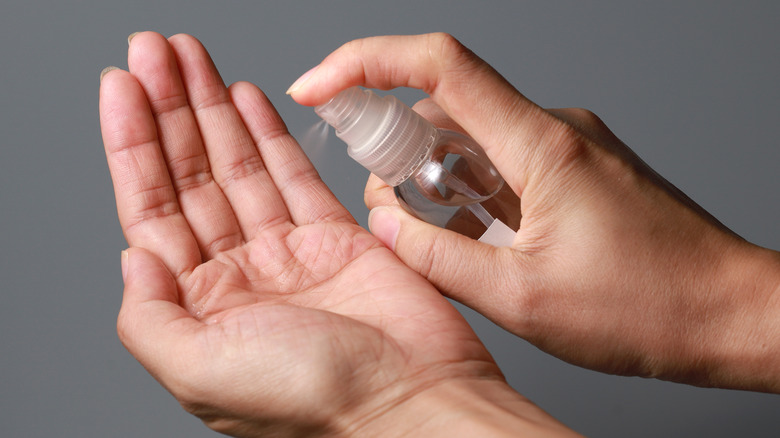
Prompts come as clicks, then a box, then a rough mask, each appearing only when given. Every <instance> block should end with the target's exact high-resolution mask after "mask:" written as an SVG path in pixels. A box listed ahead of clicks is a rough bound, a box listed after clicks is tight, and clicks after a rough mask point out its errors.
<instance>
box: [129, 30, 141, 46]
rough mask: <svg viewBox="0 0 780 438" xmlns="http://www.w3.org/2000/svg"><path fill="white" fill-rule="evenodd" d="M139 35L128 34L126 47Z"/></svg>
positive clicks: (136, 33)
mask: <svg viewBox="0 0 780 438" xmlns="http://www.w3.org/2000/svg"><path fill="white" fill-rule="evenodd" d="M139 33H141V32H133V33H131V34H130V35H129V36H128V37H127V45H128V46H129V45H130V41H131V40H132V39H133V38H135V36H136V35H138V34H139Z"/></svg>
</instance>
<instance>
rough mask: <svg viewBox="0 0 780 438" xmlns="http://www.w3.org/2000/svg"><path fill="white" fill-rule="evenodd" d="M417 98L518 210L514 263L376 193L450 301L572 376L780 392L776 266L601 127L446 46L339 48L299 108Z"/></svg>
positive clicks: (300, 88)
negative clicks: (465, 138) (352, 95)
mask: <svg viewBox="0 0 780 438" xmlns="http://www.w3.org/2000/svg"><path fill="white" fill-rule="evenodd" d="M355 85H364V86H367V87H371V88H380V89H389V88H393V87H400V86H407V87H414V88H419V89H421V90H423V91H425V92H427V93H428V94H429V95H430V96H431V101H426V102H425V103H423V104H422V105H418V106H417V107H416V109H418V110H419V111H420V112H421V113H422V114H423V115H424V116H425V117H427V118H429V119H431V120H432V121H434V122H436V123H437V124H440V125H441V124H444V125H448V126H450V127H454V128H457V129H462V130H463V131H465V132H466V133H467V134H468V135H470V136H471V137H473V138H474V139H475V140H476V141H477V142H478V143H479V144H480V145H481V146H482V147H483V148H484V149H485V151H486V153H487V155H488V156H489V157H490V159H491V160H492V161H493V163H494V164H495V166H496V168H497V169H498V170H499V172H500V173H501V175H502V176H503V177H504V179H505V180H506V181H507V183H508V184H509V185H510V186H511V187H512V188H513V189H514V191H515V193H517V194H518V195H519V196H520V198H521V200H522V222H521V224H520V229H519V231H518V232H517V234H516V236H515V238H514V242H513V245H512V247H511V248H497V247H493V246H489V245H484V244H481V243H479V242H477V241H475V240H473V239H469V238H467V237H464V236H462V235H459V234H457V233H454V232H450V231H448V230H443V229H441V228H439V227H435V226H432V225H429V224H426V223H424V222H422V221H420V220H417V219H415V218H413V217H412V216H410V215H408V214H406V213H405V212H404V211H403V210H401V209H400V208H398V206H397V202H396V201H395V199H394V198H395V197H394V196H391V194H390V191H389V190H390V189H389V187H387V186H386V185H384V184H382V183H380V182H378V181H377V180H376V179H372V180H371V181H370V182H369V186H368V187H367V191H366V201H367V204H368V205H369V207H371V208H372V212H371V215H370V220H369V223H370V227H371V230H372V232H373V233H374V235H375V236H377V237H378V238H379V239H380V240H382V241H383V242H384V243H385V244H386V245H387V246H388V247H390V248H392V249H393V250H394V251H395V253H396V254H397V255H398V256H399V257H400V258H401V259H402V260H403V261H404V262H405V263H406V264H407V265H409V266H410V267H412V268H413V269H415V270H416V271H418V272H419V273H421V274H423V275H424V276H425V277H426V278H428V279H429V280H430V281H431V282H433V283H434V284H435V285H436V286H437V287H438V288H439V289H440V290H441V291H442V292H443V293H445V294H446V295H448V296H450V297H452V298H454V299H457V300H459V301H461V302H463V303H465V304H467V305H469V306H470V307H472V308H474V309H476V310H477V311H479V312H481V313H483V314H485V315H486V316H488V317H489V318H491V319H492V320H494V321H495V322H497V323H498V324H500V325H501V326H503V327H505V328H506V329H508V330H510V331H511V332H513V333H516V334H518V335H519V336H522V337H524V338H525V339H527V340H529V341H531V342H532V343H534V344H535V345H537V346H538V347H540V348H542V349H543V350H546V351H548V352H550V353H552V354H555V355H557V356H559V357H561V358H562V359H564V360H567V361H570V362H572V363H575V364H579V365H582V366H586V367H589V368H593V369H596V370H601V371H606V372H611V373H620V374H631V375H641V376H653V377H659V378H662V379H667V380H673V381H678V382H685V383H691V384H696V385H706V386H720V387H732V388H742V389H753V390H762V391H776V392H777V391H780V377H778V374H777V373H776V370H777V369H778V367H780V329H779V328H778V327H780V254H778V253H777V252H775V251H770V250H766V249H763V248H760V247H757V246H755V245H752V244H750V243H748V242H745V241H744V240H743V239H741V238H739V237H738V236H736V235H735V234H733V233H732V232H730V231H729V230H728V229H726V228H725V227H724V226H722V225H721V224H720V223H718V222H717V221H716V220H715V219H714V218H712V217H711V216H710V215H708V214H707V213H706V212H705V211H703V210H702V209H701V208H700V207H698V206H697V205H696V204H695V203H693V202H692V201H691V200H690V199H688V198H687V197H686V196H685V195H684V194H682V193H681V192H680V191H679V190H677V189H676V188H674V187H673V186H672V185H671V184H669V183H668V182H666V181H665V180H663V179H662V178H661V177H660V176H658V175H657V174H656V173H655V172H653V171H652V169H650V168H649V167H647V166H646V165H645V164H644V163H643V162H642V161H641V160H640V159H639V158H638V157H637V156H636V155H635V154H634V153H633V152H632V151H631V150H630V149H629V148H628V147H626V146H625V145H624V144H623V143H622V142H621V141H620V140H619V139H617V138H616V137H615V136H614V135H613V134H612V133H611V132H610V131H609V130H608V129H607V128H606V126H605V125H604V124H603V123H602V122H601V121H600V120H599V119H598V118H597V117H595V116H594V115H593V114H592V113H590V112H588V111H584V110H578V109H560V110H545V109H542V108H540V107H539V106H537V105H535V104H534V103H532V102H530V101H529V100H527V99H526V98H525V97H524V96H522V95H521V94H520V93H519V92H518V91H517V90H515V89H514V87H512V86H511V85H510V84H509V83H508V82H507V81H506V80H505V79H503V78H502V77H501V76H500V75H499V74H498V73H497V72H495V71H494V70H493V69H492V68H491V67H490V66H488V65H487V64H485V63H484V62H483V61H482V60H481V59H479V58H478V57H477V56H476V55H474V54H473V53H472V52H470V51H469V50H467V49H466V48H464V47H463V46H462V45H461V44H460V43H459V42H457V41H456V40H455V39H454V38H452V37H450V36H448V35H443V34H431V35H423V36H409V37H379V38H369V39H364V40H357V41H353V42H351V43H348V44H346V45H345V46H343V47H341V48H340V49H338V50H336V51H335V52H334V53H332V54H331V55H330V56H328V57H327V58H326V59H325V60H324V61H323V62H322V63H321V64H320V65H319V66H317V67H316V68H315V69H312V70H311V71H310V72H308V73H307V74H306V75H304V76H303V77H302V78H301V79H299V80H298V81H296V83H295V84H293V86H292V87H291V89H290V91H289V92H290V94H292V96H293V98H294V99H295V100H296V101H298V102H299V103H302V104H305V105H319V104H322V103H324V102H326V101H327V100H328V99H330V98H331V97H332V96H334V95H335V94H336V93H337V92H339V91H341V90H343V89H346V88H348V87H351V86H355Z"/></svg>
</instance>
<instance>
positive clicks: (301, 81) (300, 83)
mask: <svg viewBox="0 0 780 438" xmlns="http://www.w3.org/2000/svg"><path fill="white" fill-rule="evenodd" d="M317 68H319V65H318V66H316V67H314V68H312V69H311V70H309V71H307V72H306V73H304V74H303V76H301V77H299V78H298V79H297V80H296V81H295V82H293V84H292V85H290V88H288V89H287V94H292V93H295V92H296V91H298V90H299V89H300V88H301V87H302V86H303V84H304V83H306V81H308V80H309V78H311V76H312V75H313V74H314V72H316V71H317Z"/></svg>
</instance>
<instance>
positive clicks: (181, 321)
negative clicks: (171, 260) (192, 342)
mask: <svg viewBox="0 0 780 438" xmlns="http://www.w3.org/2000/svg"><path fill="white" fill-rule="evenodd" d="M122 275H123V277H124V281H125V290H124V296H123V299H122V308H121V310H120V312H119V318H118V320H117V332H118V333H119V338H120V340H121V341H122V343H123V344H124V345H125V347H126V348H127V349H128V351H130V353H132V354H133V356H135V357H136V358H137V359H138V360H139V362H141V364H142V365H143V366H144V367H145V368H146V369H147V370H149V372H150V373H151V374H152V375H154V376H155V377H156V378H157V379H158V380H160V381H161V382H166V384H168V385H169V384H170V382H171V381H172V379H171V377H173V378H174V379H175V376H176V375H177V370H176V369H175V368H176V367H174V366H172V365H173V364H175V363H177V362H178V363H183V362H184V357H183V355H182V354H179V353H178V352H181V351H183V350H185V349H186V348H187V340H188V339H191V338H192V337H193V335H194V334H195V333H196V332H197V331H198V330H199V329H200V328H201V327H202V325H201V323H199V322H198V321H196V320H195V319H194V318H193V317H192V316H191V315H190V314H189V313H188V312H187V311H186V310H185V309H184V308H182V307H181V306H179V304H178V296H177V286H176V281H175V279H174V277H173V276H172V275H171V273H170V272H169V271H168V269H167V268H166V267H165V265H164V264H163V263H162V260H160V259H159V258H157V257H156V256H155V255H153V254H152V253H151V252H149V251H146V250H144V249H141V248H130V249H128V250H127V251H124V252H123V253H122ZM179 371H181V370H179Z"/></svg>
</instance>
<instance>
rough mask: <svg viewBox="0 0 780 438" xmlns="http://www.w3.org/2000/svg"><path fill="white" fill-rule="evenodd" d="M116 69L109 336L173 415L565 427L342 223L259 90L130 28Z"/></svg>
mask: <svg viewBox="0 0 780 438" xmlns="http://www.w3.org/2000/svg"><path fill="white" fill-rule="evenodd" d="M128 64H129V70H130V71H129V72H125V71H122V70H119V69H114V70H110V71H105V72H104V74H103V77H102V79H101V87H100V121H101V127H102V133H103V141H104V143H105V148H106V154H107V158H108V164H109V168H110V171H111V175H112V178H113V181H114V189H115V193H116V199H117V208H118V213H119V219H120V223H121V225H122V228H123V230H124V233H125V237H126V238H127V241H128V242H129V244H130V246H131V248H130V249H129V250H127V251H125V252H123V257H122V267H123V277H124V280H125V291H124V299H123V303H122V308H121V311H120V315H119V321H118V330H119V334H120V338H121V340H122V342H123V343H124V344H125V345H126V347H127V348H128V350H129V351H130V352H131V353H132V354H133V355H134V356H135V357H136V358H137V359H138V360H139V361H140V362H141V363H142V364H143V365H144V366H145V367H146V368H147V369H148V370H149V372H150V373H151V374H152V375H153V376H154V377H155V378H157V379H158V380H159V381H160V383H161V384H163V385H164V386H165V387H166V388H167V389H168V390H169V391H170V392H171V393H172V394H173V395H174V396H175V397H176V398H177V399H179V401H180V402H181V403H182V405H183V406H184V407H185V408H186V409H187V410H188V411H190V412H192V413H193V414H195V415H197V416H199V417H201V419H203V421H204V422H205V423H206V424H207V425H209V426H210V427H212V428H214V429H215V430H218V431H220V432H224V433H228V434H233V435H237V436H259V435H263V434H269V435H273V436H287V435H295V436H298V435H306V436H313V435H318V434H329V433H330V434H345V435H348V434H358V435H359V434H364V435H369V436H376V435H377V434H378V433H380V432H381V433H382V434H385V435H388V436H395V435H398V436H401V435H404V436H406V435H407V434H412V433H415V434H420V435H425V436H435V435H437V434H439V433H440V434H447V433H448V432H450V433H451V432H453V430H459V429H457V428H458V427H464V426H465V425H466V424H467V423H468V424H469V427H472V428H475V429H474V430H476V429H478V424H479V423H481V422H486V423H487V424H488V426H489V427H493V428H496V427H498V426H497V425H499V424H502V422H503V423H504V424H510V425H513V426H514V427H515V429H516V430H527V431H535V432H536V433H540V432H550V431H557V432H564V433H565V432H566V430H565V429H564V428H563V427H562V426H561V425H560V424H558V423H557V422H555V420H553V419H552V418H550V417H549V416H547V415H546V414H544V413H543V412H542V411H541V410H539V409H538V408H536V407H535V406H533V405H532V404H530V403H529V402H528V401H527V400H525V399H523V398H522V397H521V396H519V395H518V394H516V393H515V392H513V391H512V390H511V389H510V388H509V387H508V386H507V384H506V382H505V381H504V379H503V377H502V376H501V373H500V371H499V370H498V368H497V367H496V364H495V363H494V362H493V360H492V358H491V357H490V355H489V354H488V352H487V351H486V350H485V348H484V346H483V345H482V344H481V343H480V342H479V340H478V339H477V337H476V336H475V334H474V333H473V332H472V330H471V329H470V327H469V326H468V325H467V324H466V322H465V321H464V320H463V318H462V317H461V316H460V314H459V313H458V312H457V311H456V310H455V309H454V308H453V307H452V306H451V305H450V304H449V303H448V302H447V301H446V300H445V299H444V298H443V297H442V296H441V295H440V294H439V292H438V291H437V290H436V289H434V288H433V286H431V285H430V283H428V282H427V281H426V280H425V279H423V278H422V277H421V276H419V275H418V274H417V273H415V272H414V271H412V270H411V269H409V268H408V267H406V266H405V265H404V264H403V263H402V262H400V261H399V260H398V259H397V257H396V256H395V255H394V254H393V253H392V252H391V251H389V250H387V249H386V248H385V247H384V246H383V245H382V244H381V243H380V242H379V241H378V240H377V239H375V238H374V237H373V236H372V235H371V234H370V233H368V232H366V231H364V230H363V229H362V228H360V227H359V226H357V225H356V224H355V222H354V220H353V219H352V218H351V216H350V215H349V214H348V212H347V211H346V210H345V209H344V207H343V206H341V205H340V204H339V203H338V202H337V200H336V199H335V197H334V196H333V195H332V194H331V193H330V191H329V190H328V189H327V187H326V186H325V185H324V184H323V182H322V181H321V180H320V179H319V177H318V175H317V173H316V172H315V170H314V168H313V167H312V165H311V164H310V163H309V161H308V160H307V158H306V156H305V155H304V154H303V152H302V151H301V150H300V148H299V147H298V145H297V144H296V143H295V141H294V139H293V138H292V137H291V136H290V135H289V134H288V133H287V131H286V128H285V126H284V124H283V123H282V121H281V119H280V118H279V115H278V114H277V113H276V112H275V110H274V109H273V107H272V106H271V104H270V103H269V101H268V100H267V99H266V98H265V96H264V95H263V94H262V93H261V92H260V90H258V89H257V88H255V87H254V86H252V85H250V84H247V83H237V84H233V85H232V86H231V87H230V88H226V87H225V86H224V85H223V83H222V80H221V79H220V77H219V74H218V73H217V70H216V68H215V67H214V65H213V64H212V62H211V60H210V58H209V56H208V54H207V53H206V51H205V49H204V48H203V47H202V46H201V45H200V43H199V42H198V41H197V40H195V39H194V38H192V37H189V36H186V35H177V36H174V37H172V38H171V39H170V40H169V41H168V40H166V39H165V38H163V37H162V36H160V35H158V34H155V33H151V32H145V33H140V34H136V35H135V36H134V37H133V38H132V41H131V44H130V48H129V60H128ZM497 406H502V409H497V408H496V407H497ZM508 412H513V415H511V418H509V417H510V415H509V414H508ZM467 418H473V421H472V420H467ZM492 420H495V421H496V424H494V425H490V421H492ZM429 428H430V429H432V430H429ZM463 430H470V429H468V427H467V428H466V429H460V431H461V432H462V431H463ZM263 436H265V435H263Z"/></svg>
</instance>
